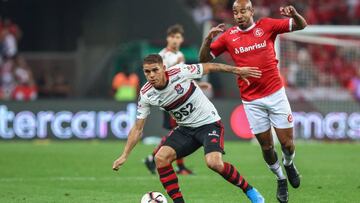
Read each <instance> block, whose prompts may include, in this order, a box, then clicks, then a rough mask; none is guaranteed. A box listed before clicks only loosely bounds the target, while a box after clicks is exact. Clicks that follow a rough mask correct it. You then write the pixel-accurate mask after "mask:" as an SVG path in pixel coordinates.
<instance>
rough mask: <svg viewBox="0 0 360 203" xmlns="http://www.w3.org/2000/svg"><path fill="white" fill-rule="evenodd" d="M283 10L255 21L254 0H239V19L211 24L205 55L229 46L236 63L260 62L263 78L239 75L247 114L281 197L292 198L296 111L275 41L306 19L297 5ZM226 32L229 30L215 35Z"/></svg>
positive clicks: (236, 12) (303, 24) (297, 181)
mask: <svg viewBox="0 0 360 203" xmlns="http://www.w3.org/2000/svg"><path fill="white" fill-rule="evenodd" d="M279 10H280V14H281V15H283V16H284V17H287V18H284V19H273V18H262V19H260V20H258V21H257V22H255V21H254V19H253V16H254V8H253V7H252V4H251V1H250V0H236V1H235V2H234V4H233V14H234V20H235V22H236V23H237V25H236V26H234V27H232V28H230V29H228V30H227V31H225V30H224V25H221V24H220V25H218V26H217V27H215V28H212V29H211V30H210V32H209V34H208V36H207V37H206V38H205V40H204V43H203V45H202V47H201V50H200V61H201V62H208V61H210V60H212V59H213V58H215V57H217V56H219V55H220V54H222V53H224V52H228V53H229V54H230V55H231V57H232V59H233V61H234V62H235V64H236V65H237V66H239V67H241V66H256V67H259V68H260V69H261V71H262V73H263V74H262V77H261V78H250V79H249V80H248V81H247V82H244V81H243V80H242V79H241V78H240V79H238V86H239V88H240V94H241V99H242V101H243V104H244V108H245V113H246V116H247V118H248V120H249V123H250V127H251V130H252V132H253V133H254V134H255V136H256V138H257V140H258V141H259V143H260V145H261V149H262V152H263V157H264V160H265V161H266V163H267V164H268V166H269V168H270V170H271V171H272V172H273V173H274V174H275V175H276V176H277V186H278V187H277V194H276V196H277V199H278V200H279V201H280V202H287V201H288V188H287V178H288V180H289V182H290V185H291V186H292V187H294V188H298V187H299V186H300V176H299V172H298V171H297V169H296V167H295V165H294V162H293V160H294V157H295V145H294V136H293V117H292V113H291V108H290V104H289V101H288V99H287V97H286V94H285V89H284V85H283V82H282V80H281V78H280V73H279V69H278V68H277V62H278V61H277V60H276V57H275V50H274V41H275V39H276V36H277V35H279V34H281V33H286V32H291V31H296V30H301V29H304V28H305V27H306V25H307V23H306V21H305V19H304V18H303V17H302V16H301V15H300V14H299V13H298V12H297V11H296V9H295V8H294V7H293V6H286V7H281V8H280V9H279ZM221 32H224V33H222V34H221V35H220V36H219V37H218V38H217V39H216V40H214V41H213V38H214V37H215V36H216V35H218V34H219V33H221ZM271 126H273V127H274V129H275V131H276V135H277V137H278V139H279V142H280V144H281V148H282V152H283V165H284V167H285V170H286V174H287V178H286V176H285V175H284V174H283V171H282V168H281V165H280V162H279V160H278V157H277V154H276V151H275V149H274V143H273V138H272V135H271Z"/></svg>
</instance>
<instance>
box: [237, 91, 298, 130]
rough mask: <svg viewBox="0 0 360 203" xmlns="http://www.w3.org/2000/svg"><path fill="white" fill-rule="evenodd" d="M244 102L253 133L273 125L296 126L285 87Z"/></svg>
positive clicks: (281, 126)
mask: <svg viewBox="0 0 360 203" xmlns="http://www.w3.org/2000/svg"><path fill="white" fill-rule="evenodd" d="M243 104H244V109H245V113H246V116H247V118H248V120H249V123H250V129H251V131H252V133H253V134H258V133H262V132H265V131H267V130H269V129H270V127H271V126H273V127H275V128H279V129H284V128H292V127H294V124H293V117H292V113H291V108H290V104H289V101H288V99H287V96H286V94H285V88H281V89H280V90H278V91H276V92H275V93H273V94H271V95H269V96H266V97H263V98H260V99H256V100H253V101H249V102H248V101H243Z"/></svg>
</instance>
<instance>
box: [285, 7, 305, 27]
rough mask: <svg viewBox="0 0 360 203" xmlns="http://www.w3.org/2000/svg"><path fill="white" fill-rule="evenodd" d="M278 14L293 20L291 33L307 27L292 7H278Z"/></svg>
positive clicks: (302, 18) (303, 19)
mask: <svg viewBox="0 0 360 203" xmlns="http://www.w3.org/2000/svg"><path fill="white" fill-rule="evenodd" d="M280 14H281V15H283V16H285V17H289V18H292V19H294V23H293V24H292V27H291V29H292V31H296V30H302V29H304V28H305V27H306V26H307V22H306V20H305V18H304V17H303V16H301V15H300V14H299V13H298V12H297V10H296V9H295V7H294V6H285V7H280Z"/></svg>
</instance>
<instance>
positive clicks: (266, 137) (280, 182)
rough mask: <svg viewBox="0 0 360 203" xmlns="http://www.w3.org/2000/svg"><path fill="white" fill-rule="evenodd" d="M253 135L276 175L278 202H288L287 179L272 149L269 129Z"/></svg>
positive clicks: (272, 144)
mask: <svg viewBox="0 0 360 203" xmlns="http://www.w3.org/2000/svg"><path fill="white" fill-rule="evenodd" d="M255 136H256V138H257V140H258V141H259V144H260V146H261V150H262V153H263V157H264V160H265V162H266V163H267V165H268V167H269V169H270V170H271V171H272V172H273V173H274V174H275V175H276V177H277V191H276V198H277V199H278V200H279V202H288V200H289V192H288V187H287V179H286V177H285V175H284V173H283V170H282V168H281V165H280V161H279V159H278V156H277V153H276V151H275V149H274V141H273V137H272V134H271V129H269V130H267V131H265V132H262V133H258V134H256V135H255Z"/></svg>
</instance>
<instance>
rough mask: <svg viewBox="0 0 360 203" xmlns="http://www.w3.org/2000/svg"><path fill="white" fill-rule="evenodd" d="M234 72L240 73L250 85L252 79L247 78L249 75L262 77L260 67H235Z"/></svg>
mask: <svg viewBox="0 0 360 203" xmlns="http://www.w3.org/2000/svg"><path fill="white" fill-rule="evenodd" d="M234 73H235V74H237V75H239V76H240V77H241V78H242V79H243V80H244V81H245V82H246V83H247V84H248V85H250V81H249V80H248V79H247V78H249V77H253V78H260V77H261V70H260V69H259V68H258V67H240V68H235V69H234Z"/></svg>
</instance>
